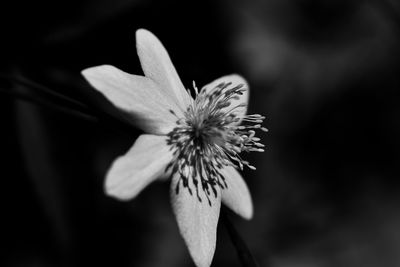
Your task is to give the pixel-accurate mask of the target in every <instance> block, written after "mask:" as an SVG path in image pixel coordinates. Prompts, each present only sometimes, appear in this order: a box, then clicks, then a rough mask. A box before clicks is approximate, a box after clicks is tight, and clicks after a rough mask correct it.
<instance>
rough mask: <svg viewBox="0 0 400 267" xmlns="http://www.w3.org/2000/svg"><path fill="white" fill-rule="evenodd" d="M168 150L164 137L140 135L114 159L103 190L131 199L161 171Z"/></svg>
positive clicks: (121, 197)
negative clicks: (128, 148)
mask: <svg viewBox="0 0 400 267" xmlns="http://www.w3.org/2000/svg"><path fill="white" fill-rule="evenodd" d="M171 160H172V152H171V151H170V150H169V146H167V143H166V137H165V136H157V135H149V134H143V135H141V136H139V138H138V139H137V140H136V142H135V143H134V144H133V146H132V148H131V149H130V150H129V151H128V152H127V153H126V154H125V155H123V156H121V157H119V158H117V159H116V160H115V161H114V163H113V164H112V166H111V168H110V169H109V171H108V173H107V177H106V183H105V190H106V193H107V194H108V195H110V196H113V197H116V198H118V199H121V200H128V199H131V198H134V197H135V196H136V195H137V194H138V193H139V192H140V191H141V190H142V189H143V188H145V187H146V186H147V185H148V184H149V183H150V182H152V181H154V180H155V179H157V178H158V177H159V176H161V175H162V174H163V173H164V172H165V168H166V166H167V165H168V163H169V162H171Z"/></svg>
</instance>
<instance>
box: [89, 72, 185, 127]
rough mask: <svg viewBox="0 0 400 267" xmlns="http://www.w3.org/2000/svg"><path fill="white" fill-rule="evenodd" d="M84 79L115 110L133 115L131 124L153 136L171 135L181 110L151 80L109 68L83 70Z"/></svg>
mask: <svg viewBox="0 0 400 267" xmlns="http://www.w3.org/2000/svg"><path fill="white" fill-rule="evenodd" d="M82 74H83V76H84V77H85V78H86V80H87V81H88V82H89V83H90V84H91V85H92V86H93V87H94V88H95V89H97V90H98V91H100V92H101V93H102V94H103V95H104V96H106V97H107V99H108V100H110V101H111V102H112V103H113V104H114V105H115V106H116V107H118V108H120V109H122V110H123V111H125V112H127V113H128V114H130V115H131V116H132V120H133V123H134V124H135V125H136V126H138V127H139V128H141V129H142V130H144V131H145V132H148V133H152V134H166V133H168V132H170V131H171V130H172V129H173V127H174V125H175V122H176V120H177V119H176V117H175V116H174V115H173V114H171V113H170V110H173V111H174V112H175V113H176V114H177V115H178V116H182V113H181V112H180V109H179V108H178V107H177V105H176V104H175V103H174V101H173V100H172V99H171V97H170V96H169V95H167V94H166V93H165V92H163V90H161V89H160V88H159V86H158V85H157V84H156V83H154V82H153V81H152V80H150V79H148V78H146V77H144V76H138V75H131V74H128V73H126V72H123V71H121V70H119V69H117V68H115V67H113V66H110V65H102V66H97V67H92V68H88V69H85V70H83V71H82Z"/></svg>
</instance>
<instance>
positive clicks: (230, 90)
mask: <svg viewBox="0 0 400 267" xmlns="http://www.w3.org/2000/svg"><path fill="white" fill-rule="evenodd" d="M193 88H194V93H195V95H194V97H193V99H194V100H193V101H192V103H191V105H189V106H188V107H187V109H186V111H185V113H184V117H183V118H178V117H177V115H176V114H175V113H174V112H173V111H172V110H171V111H170V112H171V113H172V114H173V115H175V117H176V118H177V121H176V127H175V128H174V129H173V130H172V131H171V132H170V133H169V134H168V139H167V144H168V145H169V146H170V149H171V150H172V151H173V156H174V159H173V160H172V161H171V162H170V163H169V164H168V166H167V167H166V171H171V173H172V174H175V175H178V177H179V181H178V183H177V185H176V194H178V193H179V187H180V186H183V187H184V188H186V189H187V190H188V192H189V194H191V195H193V194H194V192H196V197H197V198H198V200H199V201H200V202H202V198H201V196H200V194H199V190H201V189H202V190H203V191H204V195H205V197H206V198H207V201H208V204H209V205H210V206H211V203H212V202H211V198H212V197H214V198H216V197H217V194H218V193H217V192H218V191H217V189H218V188H220V189H225V188H227V187H228V182H227V181H226V179H225V177H224V176H223V175H222V173H221V169H222V168H224V167H226V166H233V167H235V168H239V169H241V170H242V169H243V168H244V166H247V167H248V168H249V169H252V170H255V167H254V166H252V165H250V164H249V162H247V161H245V160H243V159H242V158H241V157H240V156H239V154H240V153H241V152H243V151H245V152H263V151H264V149H263V147H264V145H263V144H261V143H259V141H260V138H258V137H256V136H255V134H256V132H255V130H262V131H267V129H266V128H264V127H262V126H261V123H262V122H263V120H264V119H265V117H264V116H261V115H259V114H252V115H243V116H241V117H238V115H237V114H236V111H237V109H238V108H241V107H245V106H246V104H245V103H239V104H235V105H233V106H232V107H231V108H229V109H228V110H227V108H228V107H230V106H231V105H232V100H238V99H240V97H239V96H240V95H242V94H243V93H244V92H245V91H246V88H245V87H244V85H243V84H238V85H236V86H233V87H232V83H231V82H222V83H220V84H218V85H217V86H216V87H214V88H212V89H211V90H208V91H207V89H206V88H203V89H202V90H201V91H200V92H199V90H198V89H197V87H196V84H195V82H194V81H193ZM188 91H189V90H188ZM189 93H190V92H189ZM240 121H241V122H242V123H244V125H238V123H239V122H240ZM192 187H194V188H192Z"/></svg>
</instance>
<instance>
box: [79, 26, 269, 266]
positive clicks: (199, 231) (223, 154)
mask: <svg viewBox="0 0 400 267" xmlns="http://www.w3.org/2000/svg"><path fill="white" fill-rule="evenodd" d="M136 46H137V52H138V55H139V59H140V63H141V65H142V68H143V72H144V74H145V76H138V75H131V74H128V73H125V72H123V71H121V70H119V69H117V68H115V67H113V66H110V65H102V66H97V67H92V68H88V69H85V70H83V71H82V74H83V76H84V77H85V78H86V79H87V81H88V82H89V83H90V84H91V85H92V86H93V87H94V88H95V89H97V90H98V91H100V92H101V93H102V94H103V95H104V96H105V97H106V98H108V100H109V101H111V102H112V103H113V104H114V105H115V106H116V107H117V108H119V109H121V110H122V111H123V112H125V113H127V114H128V116H129V118H130V119H131V120H132V123H133V124H134V125H136V126H137V127H139V128H141V129H142V130H143V131H144V132H145V134H143V135H141V136H139V137H138V139H137V140H136V142H135V143H134V145H133V146H132V147H131V148H130V150H129V151H128V152H127V153H126V154H125V155H123V156H120V157H119V158H117V159H116V160H115V161H114V162H113V164H112V166H111V167H110V169H109V170H108V173H107V176H106V182H105V191H106V193H107V194H108V195H110V196H113V197H115V198H118V199H120V200H129V199H132V198H134V197H135V196H136V195H137V194H138V193H139V192H140V191H141V190H142V189H143V188H144V187H146V186H147V185H148V184H149V183H151V182H152V181H154V180H156V179H159V178H160V177H165V176H166V175H167V176H169V177H172V178H171V190H170V195H171V202H172V207H173V211H174V213H175V216H176V219H177V222H178V226H179V230H180V233H181V234H182V236H183V238H184V240H185V242H186V245H187V247H188V249H189V252H190V254H191V256H192V258H193V260H194V262H195V264H196V265H197V266H199V267H203V266H210V264H211V261H212V258H213V255H214V251H215V243H216V231H217V230H216V229H217V223H218V217H219V212H220V206H221V201H222V203H224V204H225V205H226V206H228V207H229V208H231V209H232V210H233V211H234V212H236V213H237V214H239V215H241V216H242V217H244V218H246V219H250V218H251V217H252V215H253V205H252V201H251V196H250V193H249V190H248V188H247V186H246V184H245V182H244V180H243V178H242V177H241V175H240V174H239V172H238V171H237V170H236V169H237V168H240V169H243V167H244V166H248V167H249V168H251V169H255V168H254V167H253V166H251V165H250V164H249V163H248V162H247V161H244V160H243V159H242V158H241V157H240V156H239V153H240V152H243V151H246V152H250V151H258V152H261V151H263V148H262V147H263V145H262V144H261V143H259V140H260V139H259V138H257V137H255V130H257V129H261V130H266V129H265V128H263V127H261V123H262V121H263V119H264V117H263V116H261V115H258V114H255V115H245V113H246V110H247V103H248V95H249V92H248V90H249V89H248V85H247V83H246V81H245V80H244V79H243V78H242V77H241V76H239V75H229V76H224V77H222V78H219V79H217V80H215V81H213V82H212V83H210V84H208V85H206V86H204V87H203V88H202V89H201V90H200V91H199V90H198V89H197V87H196V85H195V84H194V83H193V87H194V88H193V89H194V97H193V96H192V95H191V93H190V91H189V90H188V91H186V90H185V87H184V86H183V84H182V82H181V80H180V79H179V76H178V74H177V72H176V70H175V68H174V66H173V64H172V62H171V59H170V57H169V55H168V53H167V51H166V50H165V48H164V46H163V45H162V44H161V42H160V41H159V40H158V39H157V37H155V36H154V35H153V34H152V33H151V32H149V31H147V30H144V29H140V30H138V31H137V32H136ZM241 122H243V123H245V124H246V125H240V123H241Z"/></svg>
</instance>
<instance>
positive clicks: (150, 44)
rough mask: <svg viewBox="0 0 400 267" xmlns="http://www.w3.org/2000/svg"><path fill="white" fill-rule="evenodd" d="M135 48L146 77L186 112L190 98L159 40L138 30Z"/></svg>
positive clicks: (148, 33) (142, 30) (144, 31)
mask: <svg viewBox="0 0 400 267" xmlns="http://www.w3.org/2000/svg"><path fill="white" fill-rule="evenodd" d="M136 48H137V53H138V55H139V59H140V63H141V65H142V69H143V72H144V74H145V75H146V77H148V78H150V79H152V80H153V81H154V82H156V83H157V84H158V85H159V86H160V87H161V88H163V89H164V90H165V91H166V92H168V93H169V94H171V95H173V96H174V97H175V99H176V101H177V103H179V105H180V107H181V108H182V110H183V111H184V110H186V107H187V106H188V105H189V104H190V97H189V95H188V93H187V91H186V90H185V87H184V86H183V84H182V82H181V79H180V78H179V76H178V73H177V72H176V70H175V67H174V65H173V64H172V61H171V59H170V57H169V55H168V52H167V50H166V49H165V48H164V46H163V45H162V43H161V42H160V40H159V39H158V38H157V37H156V36H155V35H154V34H152V33H151V32H149V31H147V30H144V29H140V30H137V31H136Z"/></svg>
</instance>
